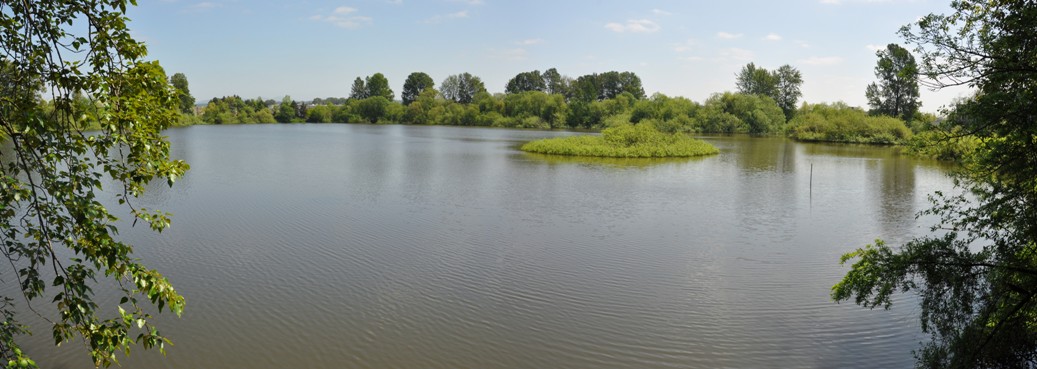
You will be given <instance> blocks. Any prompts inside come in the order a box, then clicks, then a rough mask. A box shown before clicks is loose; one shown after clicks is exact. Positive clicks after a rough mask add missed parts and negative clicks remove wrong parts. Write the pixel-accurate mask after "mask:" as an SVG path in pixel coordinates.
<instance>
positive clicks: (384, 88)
mask: <svg viewBox="0 0 1037 369" xmlns="http://www.w3.org/2000/svg"><path fill="white" fill-rule="evenodd" d="M364 86H366V88H367V93H366V94H365V95H364V96H365V97H375V96H381V97H384V98H385V99H386V100H389V101H392V100H393V99H394V98H396V94H394V93H393V92H392V88H389V79H387V78H385V75H383V74H381V73H375V74H372V75H370V76H368V77H367V79H366V80H365V81H364Z"/></svg>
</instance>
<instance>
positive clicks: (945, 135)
mask: <svg viewBox="0 0 1037 369" xmlns="http://www.w3.org/2000/svg"><path fill="white" fill-rule="evenodd" d="M980 144H981V142H980V139H979V138H977V137H976V136H973V135H969V134H965V133H964V132H963V131H962V129H961V127H953V128H952V129H951V130H949V131H945V130H929V131H923V132H921V133H917V134H915V135H914V136H912V137H911V139H910V140H908V142H907V149H908V153H909V154H911V155H914V156H918V157H923V158H930V159H936V160H943V161H953V162H958V163H965V162H967V161H970V160H971V158H972V157H973V155H974V154H975V153H976V149H978V148H979V146H980Z"/></svg>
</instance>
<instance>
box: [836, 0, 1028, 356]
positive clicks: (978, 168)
mask: <svg viewBox="0 0 1037 369" xmlns="http://www.w3.org/2000/svg"><path fill="white" fill-rule="evenodd" d="M951 5H952V7H953V8H954V9H955V10H956V12H955V13H954V14H953V15H929V16H926V17H924V18H922V19H921V20H920V21H918V23H917V24H915V25H914V27H905V28H903V29H902V30H901V35H902V36H904V38H905V39H906V40H907V41H908V42H909V43H912V44H915V45H916V46H917V48H916V52H917V53H918V54H919V55H921V60H922V63H921V68H920V69H921V72H922V73H923V74H924V75H926V76H927V77H928V78H929V79H930V81H929V82H928V83H929V84H930V85H931V86H936V87H943V86H955V85H963V84H964V85H968V86H971V87H973V88H975V90H976V93H975V95H974V96H973V97H972V98H970V99H967V100H965V101H962V102H960V103H958V104H957V105H956V106H955V107H954V110H953V111H952V112H951V114H949V116H948V120H949V124H948V125H949V126H953V127H956V128H955V129H956V130H957V132H958V133H957V135H959V136H962V137H971V138H970V146H974V148H971V149H970V150H969V153H968V160H966V161H965V163H964V167H963V169H962V170H960V171H959V172H958V173H957V174H956V183H957V184H958V187H959V188H962V189H964V190H965V191H964V193H961V194H958V195H953V196H944V195H942V194H936V195H935V196H933V197H932V201H933V207H932V208H931V209H930V210H928V211H926V212H923V215H935V216H938V217H939V219H940V222H939V224H938V225H937V226H936V227H934V228H933V232H934V235H931V236H927V237H921V238H917V239H915V240H912V241H910V242H908V243H907V244H906V245H904V246H903V247H901V248H896V249H894V248H891V247H889V246H886V245H885V244H883V243H881V242H879V243H876V244H875V245H873V246H868V247H865V248H862V249H858V250H857V251H854V252H851V253H849V254H846V255H845V256H843V262H844V263H845V262H849V261H850V260H854V263H853V265H852V267H851V270H850V271H849V272H848V273H847V274H846V276H845V277H844V278H843V280H842V281H841V282H839V283H838V284H836V285H835V286H834V287H833V290H832V297H833V298H834V299H836V300H837V301H842V300H849V299H853V300H854V301H855V302H857V303H858V304H860V305H863V306H866V307H870V308H874V307H879V306H882V307H886V308H888V307H889V306H890V304H891V303H892V300H891V296H892V295H893V294H894V293H898V292H907V291H914V292H915V293H918V294H919V295H920V297H921V306H920V307H921V323H922V329H923V331H924V332H926V333H928V334H930V340H929V341H928V342H927V343H925V344H924V345H923V346H922V347H921V349H919V350H918V351H916V353H915V356H916V358H917V359H918V362H917V365H918V367H926V368H942V367H948V368H977V367H987V368H1033V367H1035V366H1037V105H1035V104H1034V103H1033V102H1034V101H1037V47H1034V43H1033V40H1037V27H1034V26H1033V25H1034V24H1037V5H1035V4H1034V2H1032V1H1009V0H992V1H985V0H984V1H979V0H958V1H954V2H952V4H951Z"/></svg>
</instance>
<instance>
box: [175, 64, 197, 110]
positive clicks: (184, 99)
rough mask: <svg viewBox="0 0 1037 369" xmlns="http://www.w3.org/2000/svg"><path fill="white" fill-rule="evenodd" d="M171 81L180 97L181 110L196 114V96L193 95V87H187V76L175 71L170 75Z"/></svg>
mask: <svg viewBox="0 0 1037 369" xmlns="http://www.w3.org/2000/svg"><path fill="white" fill-rule="evenodd" d="M169 82H170V83H171V84H172V85H173V87H174V88H176V94H177V97H179V98H180V111H181V112H183V113H184V114H194V96H191V89H190V88H188V87H187V76H185V75H184V74H183V73H175V74H173V76H172V77H169Z"/></svg>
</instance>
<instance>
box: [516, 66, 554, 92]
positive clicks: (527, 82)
mask: <svg viewBox="0 0 1037 369" xmlns="http://www.w3.org/2000/svg"><path fill="white" fill-rule="evenodd" d="M556 72H557V71H556ZM546 90H547V82H545V81H544V77H543V76H542V75H541V74H540V71H538V70H535V71H532V72H522V73H519V74H517V75H515V77H512V78H511V80H509V81H508V84H507V86H505V87H504V92H505V93H509V94H517V93H522V92H526V91H540V92H544V91H546Z"/></svg>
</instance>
